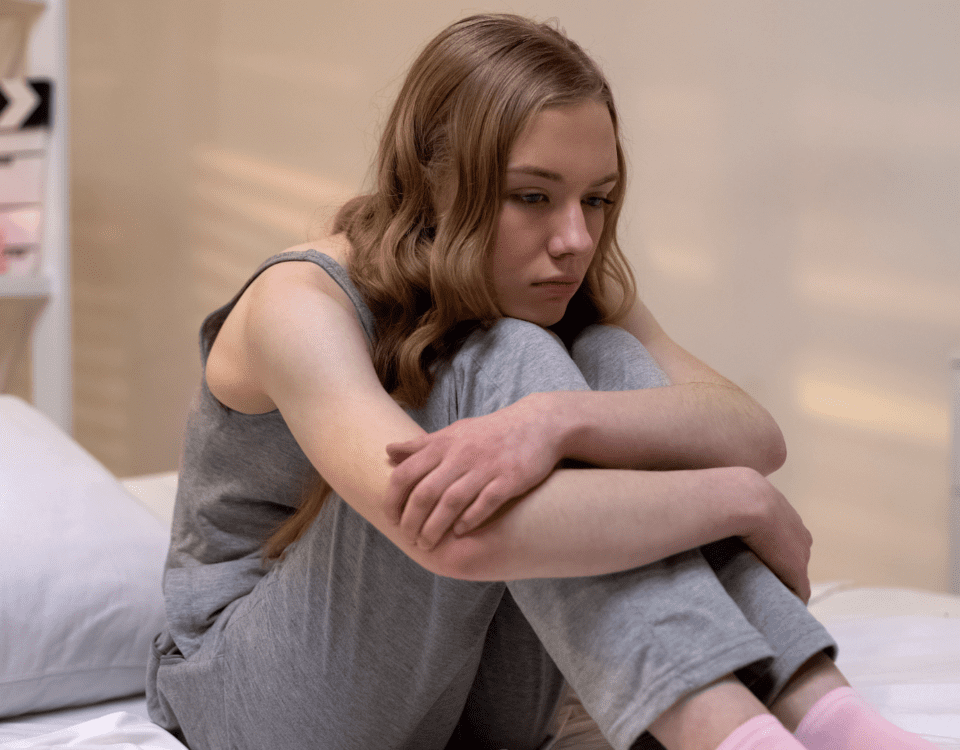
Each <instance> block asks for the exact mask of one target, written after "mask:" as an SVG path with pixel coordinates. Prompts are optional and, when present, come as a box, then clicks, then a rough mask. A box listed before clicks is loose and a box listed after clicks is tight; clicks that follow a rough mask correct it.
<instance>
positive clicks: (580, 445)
mask: <svg viewBox="0 0 960 750" xmlns="http://www.w3.org/2000/svg"><path fill="white" fill-rule="evenodd" d="M533 398H535V399H538V400H539V401H540V402H541V407H540V408H541V409H542V410H543V413H544V414H547V415H551V418H552V419H553V420H555V425H556V427H555V429H557V430H559V431H560V434H561V436H562V437H561V441H560V442H561V445H562V451H563V455H564V456H565V457H566V458H573V459H578V460H581V461H585V462H587V463H590V464H593V465H596V466H602V467H608V468H634V469H637V468H639V469H697V468H711V467H720V466H746V467H750V468H752V469H755V470H756V471H758V472H760V473H761V474H764V475H766V474H769V473H771V472H773V471H775V470H776V469H778V468H779V467H780V466H781V465H782V464H783V461H784V459H785V456H786V448H785V445H784V442H783V436H782V434H781V432H780V429H779V427H778V426H777V424H776V422H774V420H773V418H772V417H771V416H770V415H769V413H767V411H766V410H765V409H763V407H761V406H760V405H759V404H757V403H756V402H755V401H754V400H753V399H752V398H750V397H749V396H748V395H747V394H745V393H744V392H743V391H741V390H740V389H739V388H737V387H736V386H735V385H733V384H724V383H717V382H707V383H699V382H691V383H684V384H682V385H672V386H666V387H662V388H647V389H643V390H633V391H603V392H596V391H571V392H561V393H552V394H536V395H535V396H534V397H533Z"/></svg>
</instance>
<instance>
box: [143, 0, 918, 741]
mask: <svg viewBox="0 0 960 750" xmlns="http://www.w3.org/2000/svg"><path fill="white" fill-rule="evenodd" d="M625 182H626V164H625V162H624V158H623V152H622V149H621V146H620V139H619V133H618V121H617V115H616V109H615V107H614V103H613V99H612V96H611V93H610V89H609V86H608V85H607V83H606V81H605V80H604V78H603V76H602V74H601V73H600V72H599V70H598V69H597V67H596V65H595V64H594V63H593V62H592V61H591V60H590V58H589V57H587V56H586V55H585V54H584V52H583V51H582V50H581V49H580V48H579V47H578V46H577V45H576V44H574V43H573V42H571V41H570V40H568V39H567V38H566V37H565V36H564V35H563V34H561V33H559V32H558V31H556V30H555V29H553V28H551V27H549V26H545V25H539V24H535V23H533V22H531V21H528V20H525V19H522V18H518V17H515V16H504V15H495V16H476V17H472V18H468V19H466V20H464V21H461V22H459V23H456V24H454V25H452V26H451V27H449V28H448V29H446V30H445V31H443V32H442V33H441V34H440V35H439V36H438V37H436V38H435V39H434V40H433V41H432V42H430V44H429V45H428V46H427V47H426V48H425V50H424V51H423V52H422V54H421V55H420V57H419V58H418V59H417V61H416V62H415V63H414V65H413V67H412V69H411V71H410V72H409V74H408V76H407V78H406V81H405V83H404V86H403V88H402V90H401V92H400V94H399V96H398V99H397V102H396V105H395V107H394V109H393V111H392V113H391V116H390V119H389V121H388V123H387V125H386V128H385V132H384V135H383V138H382V142H381V147H380V153H379V157H378V181H377V184H376V186H375V190H374V191H373V192H372V193H371V194H369V195H364V196H360V197H358V198H356V199H354V200H353V201H351V202H349V203H348V204H347V205H345V206H344V207H343V209H342V210H341V211H340V213H339V215H338V217H337V220H336V226H335V230H336V232H335V234H334V235H333V236H331V237H328V238H325V239H324V240H322V241H320V242H318V243H315V244H312V245H310V246H308V247H306V246H305V247H300V248H295V249H293V250H291V251H289V252H287V253H284V254H282V255H279V256H276V257H274V258H271V259H270V260H269V261H267V262H266V263H265V264H264V265H263V266H262V267H261V268H260V269H259V270H258V271H257V272H256V273H255V274H254V276H253V277H252V278H251V280H250V281H249V282H248V284H247V285H246V286H245V287H244V288H243V289H242V290H241V291H240V292H239V293H238V294H237V296H236V297H235V298H234V299H233V300H232V301H231V302H230V303H229V304H228V305H226V306H224V307H223V308H221V309H219V310H217V311H216V312H214V313H213V314H212V315H211V316H210V317H208V318H207V320H206V321H205V322H204V324H203V329H202V335H201V350H202V357H203V361H204V378H203V381H202V383H201V387H200V390H199V393H198V396H197V398H196V400H195V403H194V405H193V407H192V410H191V414H190V420H189V424H188V429H187V438H186V443H185V447H184V452H183V461H182V467H181V476H180V485H179V494H178V497H177V506H176V514H175V519H174V528H173V538H172V543H171V549H170V555H169V559H168V565H167V570H166V573H165V579H164V591H165V596H166V601H167V612H168V622H169V627H168V630H167V632H165V633H162V634H161V635H160V636H159V637H158V638H157V641H156V648H155V653H154V661H153V668H152V670H151V675H150V680H149V685H148V689H149V694H150V706H151V716H152V717H153V718H154V720H155V721H157V722H158V723H160V724H161V725H163V726H166V727H168V728H170V729H171V730H172V731H176V732H179V733H180V734H181V736H183V737H184V738H185V741H186V742H187V743H188V744H189V745H190V747H191V748H193V750H204V749H208V748H209V749H212V748H264V747H278V748H285V749H286V750H295V749H296V748H308V747H309V748H324V750H338V749H340V748H344V749H346V748H372V747H377V748H411V749H412V748H417V749H418V750H429V749H431V748H437V750H442V749H443V748H491V749H493V750H496V749H497V748H510V750H525V749H527V748H530V749H531V750H532V749H533V748H538V747H546V746H547V744H548V743H549V741H550V733H551V726H552V723H551V722H552V719H553V717H554V715H555V712H556V709H557V706H558V701H559V699H560V695H561V693H562V691H563V690H564V689H565V685H566V684H567V683H569V684H570V685H571V686H572V688H573V689H574V690H575V691H576V693H577V694H578V696H579V697H580V699H581V700H582V701H583V703H584V705H585V707H586V708H587V710H588V711H589V712H590V714H591V715H592V716H593V717H594V719H595V720H596V721H597V723H598V725H599V727H600V729H601V730H602V731H603V733H604V735H605V736H606V738H607V739H608V741H609V742H610V744H611V745H612V746H613V747H615V748H617V749H618V750H626V749H627V748H630V747H660V746H661V745H662V746H665V747H667V748H668V750H680V749H681V748H682V749H683V750H699V749H700V748H703V749H708V748H709V749H710V750H712V749H713V748H717V747H720V748H723V750H733V748H764V749H770V750H772V749H773V748H778V749H779V748H783V749H785V750H786V749H787V748H793V749H796V748H800V747H807V748H830V749H831V750H838V749H843V748H851V749H853V748H867V747H870V748H873V747H884V748H923V747H930V746H929V745H926V744H924V743H923V742H922V741H920V740H919V739H917V738H915V737H912V736H910V735H907V734H906V733H903V732H899V730H896V729H895V728H893V727H892V726H890V725H889V724H887V723H886V722H884V721H883V720H882V719H881V718H880V717H879V716H878V715H876V714H874V713H872V712H871V711H870V710H869V709H868V708H867V707H866V706H865V705H864V704H863V703H862V702H860V701H859V700H858V699H857V698H856V696H855V695H853V694H852V692H851V691H850V688H849V686H848V685H847V683H846V682H845V680H844V679H843V677H842V675H841V674H840V673H839V672H838V671H837V670H836V668H835V667H834V666H833V662H832V660H831V657H832V656H833V655H834V653H835V644H834V643H833V641H832V640H831V638H830V636H829V635H828V634H827V633H826V632H825V631H824V629H823V628H822V627H821V626H820V625H819V624H818V623H817V622H816V621H815V620H814V619H813V618H812V617H811V616H810V615H809V614H808V613H807V611H806V607H805V604H804V602H805V600H806V599H807V598H808V595H809V583H808V580H807V573H806V566H807V561H808V557H809V548H810V543H811V539H810V535H809V533H808V532H807V530H806V529H805V528H804V526H803V524H802V522H801V521H800V519H799V517H798V516H797V514H796V513H795V512H794V511H793V509H792V508H791V507H790V505H789V504H788V503H787V502H786V500H785V499H784V498H783V497H782V496H781V495H780V493H778V492H777V491H776V490H775V489H774V488H773V486H772V485H771V484H770V483H769V482H767V481H766V479H764V475H765V474H767V473H769V472H770V471H772V470H774V469H776V468H777V467H778V466H779V465H780V463H781V462H782V461H783V456H784V451H783V444H782V438H781V436H780V433H779V430H778V429H777V427H776V425H775V424H774V422H773V421H772V420H771V418H770V416H769V415H768V414H767V413H766V412H765V411H764V410H763V409H762V408H761V407H759V406H758V405H757V404H756V403H755V402H753V401H752V400H751V399H750V398H749V397H747V396H746V395H745V394H744V393H743V392H742V391H740V390H739V389H738V388H736V387H735V386H733V385H732V384H730V383H729V382H728V381H726V380H724V379H723V378H722V377H720V376H719V375H718V374H717V373H715V372H713V371H712V370H711V369H709V368H708V367H707V366H706V365H704V364H703V363H702V362H700V361H699V360H697V359H696V358H694V357H693V356H691V355H690V354H688V353H687V352H685V351H684V350H683V349H681V348H680V347H678V346H677V345H676V344H675V343H674V342H673V341H672V340H671V339H670V338H669V337H668V336H667V335H666V334H665V333H664V332H663V331H662V330H661V328H660V327H659V326H658V325H657V323H656V321H655V320H654V319H653V317H652V316H651V315H650V313H649V311H648V310H647V309H646V308H645V307H644V305H643V304H642V303H641V302H640V301H639V300H637V299H636V294H635V290H634V286H633V282H632V277H631V275H630V271H629V269H628V267H627V265H626V262H625V260H624V258H623V256H622V255H621V253H620V250H619V248H618V246H617V242H616V225H617V218H618V215H619V212H620V207H621V205H622V200H623V191H624V186H625ZM604 324H608V325H604ZM320 477H322V480H321V479H320ZM761 560H762V562H761ZM798 725H799V728H798ZM792 730H797V738H799V742H798V739H796V738H794V737H793V736H792V735H791V733H790V732H791V731H792ZM880 738H882V739H880ZM799 743H803V744H799Z"/></svg>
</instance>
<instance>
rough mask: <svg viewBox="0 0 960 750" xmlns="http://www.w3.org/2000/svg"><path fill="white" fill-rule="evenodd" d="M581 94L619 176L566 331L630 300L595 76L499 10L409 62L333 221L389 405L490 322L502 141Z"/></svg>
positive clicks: (304, 519) (298, 529)
mask: <svg viewBox="0 0 960 750" xmlns="http://www.w3.org/2000/svg"><path fill="white" fill-rule="evenodd" d="M590 100H594V101H600V102H602V103H604V104H605V105H606V107H607V109H608V110H609V112H610V118H611V120H612V122H613V128H614V133H615V135H616V144H617V165H618V169H619V180H618V182H617V184H616V187H615V188H614V189H613V191H612V192H611V194H610V195H609V196H608V197H609V198H610V199H611V201H612V203H611V205H609V206H607V207H606V208H605V211H606V215H605V220H604V226H603V231H602V233H601V235H600V239H599V243H598V247H597V251H596V254H595V255H594V258H593V261H592V263H591V265H590V268H589V270H588V272H587V275H586V278H585V280H584V283H583V285H582V286H581V288H580V289H579V290H578V291H577V293H576V294H575V295H574V297H573V299H572V300H571V301H570V304H569V305H568V307H567V311H566V314H565V315H564V317H563V319H562V320H561V321H560V322H559V323H557V325H556V326H553V330H555V331H556V332H557V333H558V334H559V335H560V336H561V338H564V339H566V340H569V339H571V338H572V337H573V336H575V335H576V333H577V332H579V331H580V330H581V329H582V328H584V327H585V326H587V325H589V324H591V323H595V322H600V321H606V320H611V319H615V318H616V317H617V316H618V315H619V314H621V313H622V312H623V311H624V309H625V308H626V307H627V306H628V305H629V304H630V303H631V301H632V300H633V298H634V295H635V282H634V279H633V275H632V273H631V271H630V266H629V264H628V263H627V261H626V258H625V257H624V255H623V253H622V252H621V250H620V247H619V245H618V244H617V220H618V218H619V215H620V208H621V205H622V196H623V190H624V187H625V184H626V162H625V159H624V154H623V148H622V145H621V140H620V133H619V118H618V116H617V111H616V107H615V105H614V101H613V95H612V92H611V90H610V86H609V84H608V83H607V80H606V78H605V77H604V75H603V73H602V72H601V70H600V68H599V66H598V65H597V64H596V63H595V62H594V61H593V60H592V59H591V58H590V57H589V56H588V55H587V54H586V52H584V50H583V49H582V48H581V47H580V46H579V45H577V44H576V43H575V42H573V41H572V40H570V39H569V38H568V37H567V36H566V35H565V34H564V33H563V32H562V31H560V30H558V29H557V28H555V27H554V26H551V25H549V24H545V23H537V22H535V21H532V20H530V19H527V18H523V17H520V16H515V15H509V14H487V15H476V16H471V17H469V18H465V19H463V20H461V21H458V22H456V23H454V24H452V25H451V26H449V27H447V28H446V29H445V30H443V31H442V32H440V34H438V35H437V36H436V37H435V38H434V39H433V40H432V41H431V42H429V43H428V44H427V46H426V47H425V48H424V49H423V51H422V52H421V53H420V55H419V56H418V57H417V59H416V60H415V61H414V63H413V65H412V67H411V68H410V71H409V72H408V74H407V76H406V78H405V80H404V83H403V85H402V87H401V89H400V93H399V94H398V96H397V99H396V102H395V103H394V106H393V109H392V110H391V112H390V116H389V118H388V120H387V122H386V125H385V127H384V130H383V133H382V136H381V140H380V146H379V150H378V154H377V161H376V182H375V186H374V187H375V189H374V190H373V192H370V193H369V194H366V195H360V196H357V197H356V198H353V199H352V200H350V201H348V202H347V203H346V204H345V205H344V206H343V207H342V208H341V209H340V211H339V212H338V213H337V216H336V218H335V220H334V232H336V233H343V234H344V235H345V236H346V238H347V239H348V240H349V241H350V244H351V245H352V252H351V255H350V257H349V261H348V271H349V273H350V277H351V279H352V280H353V282H354V284H355V285H356V286H357V288H358V289H359V290H360V293H361V295H362V296H363V298H364V300H365V301H366V303H367V305H368V306H369V308H370V310H371V311H372V313H373V316H374V319H375V321H376V328H377V331H376V333H377V335H376V341H375V342H374V344H373V364H374V367H375V369H376V372H377V374H378V376H379V377H380V381H381V382H382V383H383V386H384V388H386V390H387V392H388V393H390V394H391V395H392V396H393V397H394V399H396V400H397V401H398V402H400V403H401V404H403V405H405V406H409V407H420V406H422V405H423V404H424V402H425V401H426V399H427V397H428V396H429V394H430V390H431V388H432V386H433V382H434V373H435V368H436V365H437V364H438V363H440V362H442V361H444V360H445V359H447V358H449V357H450V356H451V355H452V354H453V353H454V352H455V351H456V350H457V348H458V346H459V345H460V344H461V343H462V342H463V340H464V339H465V338H466V337H467V336H468V335H469V334H470V332H471V331H473V330H475V329H477V328H480V327H488V326H490V325H492V324H493V323H494V322H495V321H496V320H497V319H498V318H500V317H502V314H501V313H500V311H499V309H498V306H497V303H496V300H495V299H494V297H493V294H492V291H491V289H492V285H491V280H490V278H489V263H488V258H489V256H490V251H491V248H492V245H493V242H494V238H495V237H496V229H497V220H498V217H499V211H500V206H501V203H502V201H503V193H504V185H505V173H506V168H507V163H508V159H509V156H510V151H511V148H512V147H513V144H514V143H515V142H516V140H517V138H518V137H519V135H520V133H521V132H522V131H523V129H524V127H525V126H526V125H527V123H529V122H530V120H531V119H532V118H533V117H534V116H535V115H536V114H537V113H539V112H540V111H542V110H543V109H546V108H550V107H559V106H563V105H568V104H579V103H582V102H585V101H590ZM609 284H614V285H615V286H616V287H618V291H619V292H620V294H614V295H612V297H613V298H619V299H621V300H622V301H621V303H620V307H619V308H618V309H608V304H607V302H606V300H607V299H610V298H611V297H610V296H607V295H605V292H606V291H607V287H608V285H609ZM327 494H329V486H328V485H326V483H325V482H323V481H322V479H321V480H319V481H318V482H317V483H316V486H314V487H311V488H310V490H309V491H308V492H307V494H306V499H305V500H304V502H303V504H302V505H301V506H300V508H299V509H298V510H297V512H296V513H295V514H294V515H293V516H291V518H290V519H289V520H288V521H287V522H286V523H284V525H283V526H281V527H280V529H279V530H278V531H277V532H276V533H275V534H274V535H273V536H272V537H271V538H270V539H269V540H268V542H267V544H266V547H265V556H266V557H267V558H268V559H272V558H276V557H279V556H280V555H281V554H282V552H283V550H284V549H285V548H286V546H287V545H288V544H290V543H291V542H293V541H295V540H296V539H298V538H299V537H300V535H301V534H302V533H303V532H304V531H305V530H306V528H307V527H308V526H309V525H310V523H312V521H313V519H314V518H315V517H316V515H317V513H318V512H319V510H320V508H321V506H322V505H323V502H324V499H325V497H326V496H327Z"/></svg>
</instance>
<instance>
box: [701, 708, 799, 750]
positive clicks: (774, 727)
mask: <svg viewBox="0 0 960 750" xmlns="http://www.w3.org/2000/svg"><path fill="white" fill-rule="evenodd" d="M717 750H803V745H801V744H800V743H799V742H797V740H796V739H795V738H794V736H793V735H792V734H790V732H788V731H787V730H786V729H785V728H784V726H783V724H781V723H780V722H779V721H777V720H776V719H775V718H773V717H772V716H771V715H770V714H760V715H759V716H754V717H753V718H752V719H748V720H747V721H745V722H744V723H743V724H741V725H740V726H739V727H737V728H736V729H734V730H733V731H732V732H731V733H730V736H729V737H727V739H725V740H724V741H723V742H721V743H720V747H718V748H717Z"/></svg>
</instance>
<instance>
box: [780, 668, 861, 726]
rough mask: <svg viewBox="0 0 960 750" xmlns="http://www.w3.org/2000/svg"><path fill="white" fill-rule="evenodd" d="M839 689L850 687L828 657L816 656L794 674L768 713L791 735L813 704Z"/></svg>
mask: <svg viewBox="0 0 960 750" xmlns="http://www.w3.org/2000/svg"><path fill="white" fill-rule="evenodd" d="M840 687H850V683H848V682H847V680H846V678H845V677H844V676H843V674H841V672H840V670H839V669H837V667H836V665H835V664H834V663H833V660H832V659H830V657H828V656H827V655H826V654H823V653H820V654H816V655H814V656H813V657H812V658H810V659H809V660H807V662H806V663H805V664H804V665H803V666H801V667H800V669H798V670H797V672H796V674H794V676H793V677H792V678H791V679H790V681H789V682H788V683H787V685H786V687H785V688H784V689H783V690H782V691H781V692H780V695H778V696H777V699H776V700H775V701H774V702H773V704H772V705H771V706H770V713H772V714H773V715H774V716H776V717H777V718H778V719H779V720H780V722H781V723H782V724H783V725H784V726H785V727H786V728H787V729H789V730H790V731H791V732H793V731H795V730H796V728H797V727H798V726H799V724H800V721H801V719H803V717H804V716H806V715H807V712H808V711H809V710H810V708H811V707H812V706H813V705H814V704H815V703H817V701H819V700H820V699H821V698H822V697H823V696H825V695H827V694H828V693H830V692H831V691H833V690H836V689H837V688H840Z"/></svg>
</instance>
